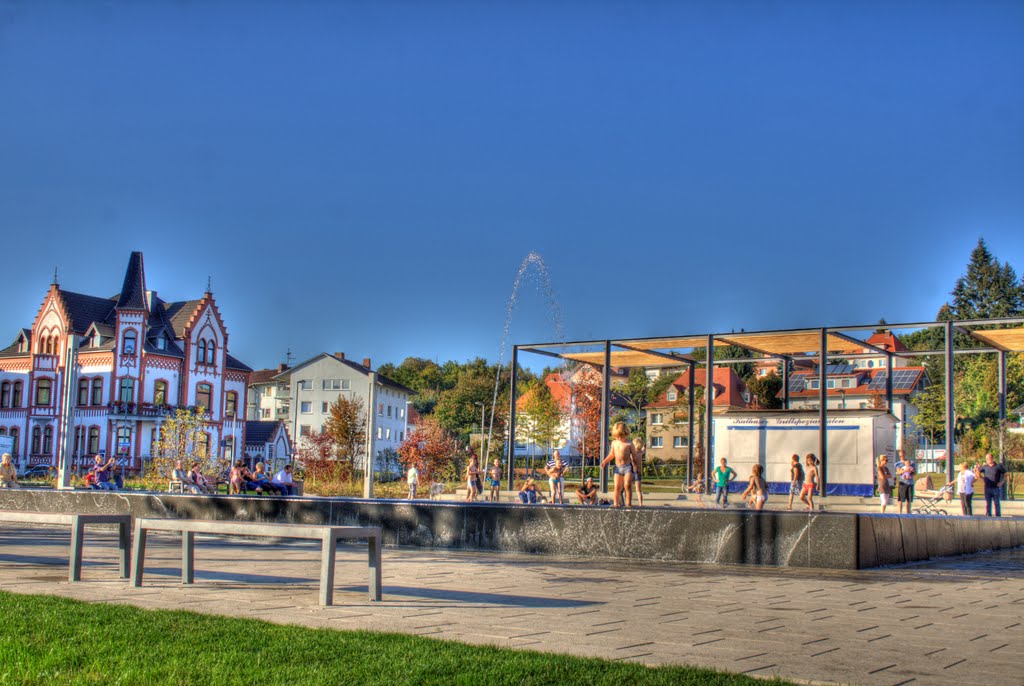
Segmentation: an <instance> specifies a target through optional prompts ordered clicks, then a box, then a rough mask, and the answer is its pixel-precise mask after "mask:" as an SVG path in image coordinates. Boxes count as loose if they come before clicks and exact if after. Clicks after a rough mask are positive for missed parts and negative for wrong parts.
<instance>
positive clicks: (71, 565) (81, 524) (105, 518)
mask: <svg viewBox="0 0 1024 686" xmlns="http://www.w3.org/2000/svg"><path fill="white" fill-rule="evenodd" d="M0 521H3V522H18V523H20V524H60V525H64V526H70V527H71V554H70V557H69V559H68V580H70V581H81V580H82V544H83V542H84V539H85V527H86V526H89V525H93V524H117V531H118V541H117V546H118V548H120V550H121V556H120V557H121V560H120V561H121V578H122V579H127V578H128V571H129V566H128V565H129V557H128V554H129V553H128V550H129V548H130V545H129V544H130V540H129V537H130V536H131V526H132V516H131V515H126V514H124V515H117V514H64V513H59V512H8V511H3V512H0Z"/></svg>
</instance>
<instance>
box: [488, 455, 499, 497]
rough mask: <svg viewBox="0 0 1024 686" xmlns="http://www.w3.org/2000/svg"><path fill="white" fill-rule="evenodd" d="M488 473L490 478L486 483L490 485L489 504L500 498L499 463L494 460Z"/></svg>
mask: <svg viewBox="0 0 1024 686" xmlns="http://www.w3.org/2000/svg"><path fill="white" fill-rule="evenodd" d="M489 471H490V478H489V479H488V481H489V482H490V485H491V502H492V503H496V502H498V500H499V499H500V498H501V463H500V462H498V460H495V461H494V464H493V465H491V469H490V470H489Z"/></svg>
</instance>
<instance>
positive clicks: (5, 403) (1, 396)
mask: <svg viewBox="0 0 1024 686" xmlns="http://www.w3.org/2000/svg"><path fill="white" fill-rule="evenodd" d="M10 406H11V382H10V381H4V382H3V383H0V407H10Z"/></svg>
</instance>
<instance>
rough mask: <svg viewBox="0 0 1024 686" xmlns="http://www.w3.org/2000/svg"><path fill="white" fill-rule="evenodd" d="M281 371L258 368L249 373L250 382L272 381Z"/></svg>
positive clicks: (251, 383)
mask: <svg viewBox="0 0 1024 686" xmlns="http://www.w3.org/2000/svg"><path fill="white" fill-rule="evenodd" d="M285 371H287V370H285ZM280 373H281V372H280V371H278V370H277V369H257V370H256V371H254V372H253V373H252V374H250V375H249V384H250V385H253V384H258V383H270V382H271V381H273V380H274V377H275V376H277V375H278V374H280Z"/></svg>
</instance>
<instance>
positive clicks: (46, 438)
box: [43, 426, 53, 455]
mask: <svg viewBox="0 0 1024 686" xmlns="http://www.w3.org/2000/svg"><path fill="white" fill-rule="evenodd" d="M43 452H44V453H45V454H47V455H50V454H52V453H53V427H52V426H48V427H46V428H45V429H43Z"/></svg>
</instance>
